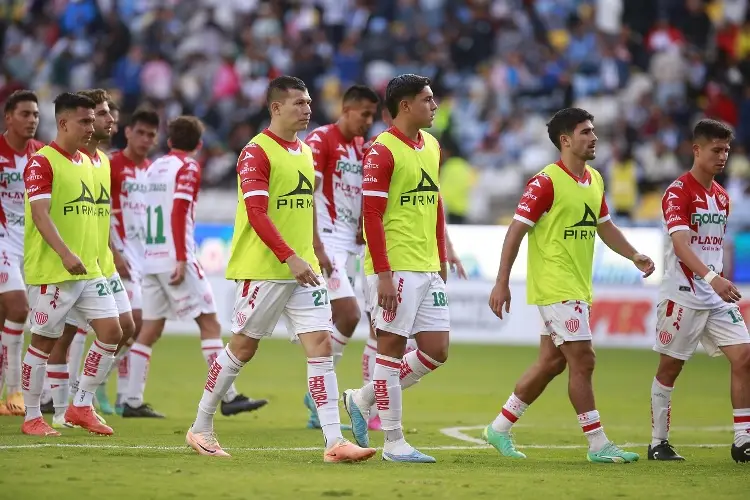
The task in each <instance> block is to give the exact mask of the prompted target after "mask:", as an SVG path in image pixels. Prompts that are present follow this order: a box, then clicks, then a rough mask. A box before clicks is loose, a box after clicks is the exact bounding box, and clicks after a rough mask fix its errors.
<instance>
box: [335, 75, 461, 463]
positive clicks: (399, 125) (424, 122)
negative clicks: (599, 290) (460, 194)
mask: <svg viewBox="0 0 750 500" xmlns="http://www.w3.org/2000/svg"><path fill="white" fill-rule="evenodd" d="M385 105H386V106H387V107H388V110H389V111H390V113H391V116H393V126H392V127H391V128H389V129H388V130H386V131H385V132H383V133H382V134H380V135H379V136H378V138H377V140H376V142H375V143H374V144H373V145H372V147H371V148H370V150H369V151H368V153H367V156H366V157H365V167H364V174H365V177H364V180H363V186H362V189H363V194H364V208H363V213H364V230H365V240H366V241H367V249H366V252H365V271H366V273H367V284H368V288H369V294H370V303H371V304H372V306H373V314H372V316H373V322H374V324H375V329H376V330H377V342H378V345H377V355H376V360H375V370H374V374H373V380H372V382H370V383H369V384H367V385H365V386H364V387H362V388H361V389H357V390H347V391H344V398H343V399H344V405H345V407H346V410H347V412H348V413H349V416H350V418H351V421H352V430H353V433H354V437H355V439H356V441H357V443H358V444H359V445H360V446H366V445H367V444H368V443H369V437H368V435H367V427H368V426H367V421H368V417H369V412H370V407H371V406H372V405H373V404H377V408H378V412H379V415H380V420H381V425H382V429H383V431H384V434H385V445H384V447H383V459H384V460H390V461H394V462H422V463H432V462H435V459H434V458H433V457H431V456H429V455H425V454H424V453H421V452H420V451H418V450H416V449H414V448H413V447H412V446H411V445H410V444H408V443H407V442H406V440H405V438H404V434H403V430H402V424H401V414H402V410H401V391H402V388H404V389H405V388H408V387H411V386H412V385H414V384H415V383H417V382H418V381H419V380H420V379H421V378H422V377H423V376H425V375H427V374H428V373H430V372H432V371H434V370H436V369H437V368H438V367H440V366H442V365H443V363H445V361H446V359H447V357H448V342H449V339H448V337H449V336H448V331H449V328H450V319H449V313H448V300H447V297H446V293H445V280H446V278H447V256H446V248H445V216H444V212H443V203H442V200H441V198H440V189H439V185H438V182H439V178H438V171H439V167H440V145H439V144H438V141H437V140H436V139H435V138H434V137H433V136H431V135H430V134H429V133H427V132H424V131H423V130H421V129H425V128H428V127H430V126H431V125H432V122H433V119H434V117H435V110H436V109H437V104H436V103H435V100H434V98H433V94H432V90H431V89H430V80H429V79H428V78H425V77H422V76H418V75H411V74H406V75H400V76H398V77H396V78H394V79H392V80H391V81H390V82H389V83H388V86H387V88H386V94H385ZM410 337H415V338H416V342H417V349H416V350H414V351H411V352H410V353H408V354H407V355H406V356H404V353H405V349H406V343H407V339H408V338H410Z"/></svg>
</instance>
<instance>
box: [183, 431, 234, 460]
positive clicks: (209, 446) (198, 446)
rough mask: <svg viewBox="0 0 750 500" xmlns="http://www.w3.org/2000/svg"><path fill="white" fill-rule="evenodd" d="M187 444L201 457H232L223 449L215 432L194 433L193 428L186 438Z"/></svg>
mask: <svg viewBox="0 0 750 500" xmlns="http://www.w3.org/2000/svg"><path fill="white" fill-rule="evenodd" d="M185 442H186V443H187V444H188V446H190V447H191V448H192V449H194V450H195V451H197V452H198V453H199V454H201V455H206V456H209V457H222V458H229V457H231V455H230V454H229V453H227V452H226V451H224V450H222V449H221V445H219V441H218V440H217V439H216V434H214V433H213V432H193V428H192V427H191V428H190V430H188V432H187V435H186V436H185Z"/></svg>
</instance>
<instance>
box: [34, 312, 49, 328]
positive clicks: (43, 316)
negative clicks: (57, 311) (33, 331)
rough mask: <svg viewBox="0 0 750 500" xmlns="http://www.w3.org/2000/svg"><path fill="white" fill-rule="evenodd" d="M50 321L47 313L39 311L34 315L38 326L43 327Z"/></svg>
mask: <svg viewBox="0 0 750 500" xmlns="http://www.w3.org/2000/svg"><path fill="white" fill-rule="evenodd" d="M47 320H49V315H48V314H47V313H46V312H42V311H37V312H35V313H34V321H36V324H37V325H43V324H45V323H46V322H47Z"/></svg>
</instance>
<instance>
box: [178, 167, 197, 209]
mask: <svg viewBox="0 0 750 500" xmlns="http://www.w3.org/2000/svg"><path fill="white" fill-rule="evenodd" d="M200 185H201V170H200V166H199V165H198V163H196V162H195V160H193V159H187V160H186V161H185V164H184V165H183V166H182V167H180V169H179V170H178V171H177V176H176V177H175V188H174V198H175V199H181V200H186V201H189V202H193V201H196V200H197V199H198V190H199V189H200Z"/></svg>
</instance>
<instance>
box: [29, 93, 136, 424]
mask: <svg viewBox="0 0 750 500" xmlns="http://www.w3.org/2000/svg"><path fill="white" fill-rule="evenodd" d="M95 108H96V104H95V103H94V101H92V100H91V99H90V98H88V97H86V96H84V95H80V94H71V93H67V92H66V93H63V94H60V95H59V96H57V98H56V99H55V117H56V119H57V137H56V139H55V141H54V142H52V143H51V144H50V145H49V146H45V147H43V148H42V149H40V150H39V151H38V152H37V153H36V154H35V155H33V156H32V157H31V158H30V159H29V162H28V163H27V165H26V168H25V170H24V183H25V186H26V202H25V216H26V220H27V224H26V228H25V233H24V273H25V276H26V282H27V284H28V293H29V303H30V305H31V313H30V318H31V321H30V323H31V333H32V335H31V345H30V346H29V348H28V350H27V352H26V356H25V357H24V361H23V368H22V371H21V372H22V389H23V397H24V403H25V405H26V417H25V420H24V423H23V425H22V427H21V431H22V432H23V433H24V434H30V435H35V436H59V435H60V434H59V433H58V432H57V431H55V430H54V429H52V428H51V427H50V426H49V425H48V424H47V423H46V422H45V421H44V419H43V418H42V414H41V411H40V408H39V405H40V397H41V392H42V386H43V384H44V374H45V371H46V367H47V359H48V358H49V353H50V352H52V349H53V348H54V346H55V343H56V341H57V339H58V338H59V337H60V335H61V332H62V329H63V326H64V324H65V322H66V318H67V317H68V316H69V315H70V314H71V313H73V314H78V315H80V316H81V317H82V319H83V320H85V321H86V322H88V323H89V324H90V325H91V326H92V327H93V329H94V332H95V333H96V337H97V338H96V340H95V341H94V343H93V344H92V345H91V348H90V349H89V352H88V355H87V356H86V361H85V362H84V369H83V374H82V375H81V378H80V383H79V388H78V392H77V394H76V396H75V398H73V402H72V404H71V405H70V406H69V407H68V409H67V411H66V412H65V421H67V422H70V423H71V425H78V426H80V427H83V428H84V429H86V430H88V431H90V432H93V433H96V434H104V435H111V434H112V429H111V428H110V427H108V426H106V425H104V424H102V423H100V422H99V420H97V418H96V416H95V415H94V412H93V409H92V403H93V399H94V391H95V390H96V388H97V387H98V386H99V384H101V382H102V380H104V377H105V376H106V374H107V372H108V371H109V369H110V367H111V366H112V364H113V363H114V361H115V357H114V354H115V351H116V350H117V344H118V343H119V342H120V338H121V337H122V331H121V329H120V322H119V318H118V313H117V304H116V302H115V299H114V297H113V295H112V291H111V290H110V288H109V283H108V281H107V279H106V278H105V277H104V276H103V275H102V271H101V268H100V267H99V262H98V261H99V255H100V249H99V247H100V241H101V240H100V238H99V232H100V225H101V224H100V219H101V218H100V217H98V216H97V214H98V213H99V212H100V211H103V210H106V211H108V209H105V208H103V207H100V206H98V205H99V204H98V203H97V200H100V199H102V198H101V196H102V194H103V193H101V192H100V189H97V187H98V186H97V184H98V182H97V177H96V174H95V173H94V167H93V165H92V163H91V160H89V158H88V157H87V156H86V155H83V154H81V153H80V151H79V150H81V149H84V148H85V147H86V146H87V144H88V142H89V140H90V139H91V136H92V133H93V132H94V121H95V115H94V109H95ZM94 193H97V194H96V195H95V194H94ZM95 196H96V197H95Z"/></svg>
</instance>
